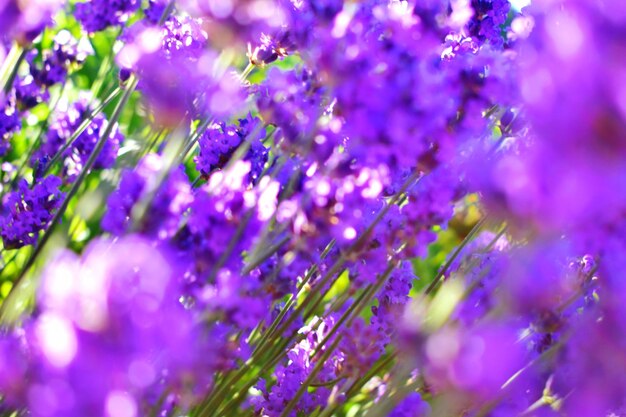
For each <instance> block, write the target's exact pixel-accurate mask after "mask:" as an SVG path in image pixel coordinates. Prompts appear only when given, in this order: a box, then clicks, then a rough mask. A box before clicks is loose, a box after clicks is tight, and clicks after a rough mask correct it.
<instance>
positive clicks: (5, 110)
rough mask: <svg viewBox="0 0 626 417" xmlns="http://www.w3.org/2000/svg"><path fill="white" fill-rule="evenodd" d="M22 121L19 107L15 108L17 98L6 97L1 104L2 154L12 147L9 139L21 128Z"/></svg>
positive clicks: (0, 130) (0, 140)
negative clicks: (18, 110)
mask: <svg viewBox="0 0 626 417" xmlns="http://www.w3.org/2000/svg"><path fill="white" fill-rule="evenodd" d="M0 103H2V102H1V101H0ZM20 126H21V122H20V117H19V115H18V112H17V109H16V108H15V99H14V98H12V97H11V98H10V99H5V100H4V103H2V105H0V156H4V155H5V154H6V153H7V152H8V150H9V147H10V143H9V140H10V139H11V136H12V135H13V133H15V132H16V131H17V130H19V129H20Z"/></svg>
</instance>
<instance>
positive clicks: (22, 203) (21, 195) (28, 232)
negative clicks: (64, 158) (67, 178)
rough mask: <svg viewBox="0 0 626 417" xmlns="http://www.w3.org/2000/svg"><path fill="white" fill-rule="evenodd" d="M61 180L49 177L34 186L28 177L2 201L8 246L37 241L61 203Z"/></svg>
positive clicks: (0, 222)
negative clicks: (29, 183) (29, 184)
mask: <svg viewBox="0 0 626 417" xmlns="http://www.w3.org/2000/svg"><path fill="white" fill-rule="evenodd" d="M60 186H61V179H60V178H58V177H55V176H52V175H50V176H48V177H46V178H44V179H43V180H41V181H40V182H38V183H36V184H35V185H34V186H33V187H32V188H30V187H29V186H28V183H27V182H26V180H21V181H20V182H19V183H18V188H17V190H15V191H13V192H11V193H9V194H7V195H6V196H5V197H4V199H3V201H2V217H0V236H1V237H2V241H3V243H4V247H5V248H7V249H17V248H21V247H22V246H25V245H33V244H35V243H37V240H38V237H39V232H41V231H42V230H45V229H46V228H47V227H48V224H49V223H50V220H52V217H53V216H54V214H55V211H56V209H57V208H58V207H59V206H60V204H61V201H62V200H63V196H64V194H63V193H62V192H61V191H59V187H60Z"/></svg>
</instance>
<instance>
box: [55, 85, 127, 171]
mask: <svg viewBox="0 0 626 417" xmlns="http://www.w3.org/2000/svg"><path fill="white" fill-rule="evenodd" d="M121 91H122V90H121V88H119V87H117V88H116V89H115V90H113V92H111V94H109V96H108V97H107V98H106V99H105V100H104V101H103V102H102V103H101V104H100V105H99V106H97V107H96V108H95V109H93V110H91V111H89V113H88V114H87V117H86V119H85V120H83V121H82V123H81V124H80V125H79V126H78V128H76V130H75V131H74V133H73V134H72V136H70V137H69V139H68V140H67V142H66V143H65V144H64V145H63V146H62V147H61V149H59V150H58V151H57V153H56V154H55V155H54V157H53V158H52V159H51V160H50V162H48V165H47V166H46V169H45V170H44V173H47V172H48V171H49V170H50V168H52V166H53V165H54V164H56V163H57V162H58V161H59V160H60V159H61V157H62V156H63V154H64V153H65V151H67V150H68V149H69V147H70V146H72V144H73V143H74V142H75V141H76V139H77V138H78V137H79V136H80V134H81V133H83V132H84V131H85V129H87V128H88V127H89V125H90V124H91V122H92V120H93V119H94V118H95V117H96V116H97V115H99V114H100V113H101V112H102V110H104V108H105V107H106V106H107V105H109V103H111V102H112V101H113V100H114V99H115V97H117V95H118V94H119V93H120V92H121ZM126 91H129V90H126ZM126 100H127V99H126ZM118 117H119V116H118ZM109 124H110V123H109Z"/></svg>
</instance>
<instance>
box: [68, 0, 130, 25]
mask: <svg viewBox="0 0 626 417" xmlns="http://www.w3.org/2000/svg"><path fill="white" fill-rule="evenodd" d="M139 6H140V2H139V1H137V0H87V1H86V2H83V3H77V4H76V12H75V13H76V19H78V21H79V22H80V23H81V24H82V25H83V27H84V28H85V30H86V31H87V32H89V33H93V32H99V31H101V30H104V29H106V28H108V27H110V26H121V25H122V24H124V22H126V20H127V19H128V17H129V16H130V15H131V14H132V13H134V12H135V11H136V10H137V9H139Z"/></svg>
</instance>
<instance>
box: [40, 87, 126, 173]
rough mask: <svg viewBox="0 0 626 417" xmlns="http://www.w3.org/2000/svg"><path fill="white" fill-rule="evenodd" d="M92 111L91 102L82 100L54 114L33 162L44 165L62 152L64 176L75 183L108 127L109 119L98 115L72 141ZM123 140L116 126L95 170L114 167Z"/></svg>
mask: <svg viewBox="0 0 626 417" xmlns="http://www.w3.org/2000/svg"><path fill="white" fill-rule="evenodd" d="M89 109H90V103H89V100H88V99H87V98H84V97H83V98H81V99H79V100H78V101H77V102H75V103H73V104H70V105H68V106H67V108H66V109H64V110H61V111H59V112H58V113H57V114H55V115H54V118H53V120H52V122H51V123H50V127H49V129H48V131H47V133H46V137H45V139H44V141H43V143H42V145H41V147H40V148H39V150H38V151H37V153H36V154H35V155H34V157H33V160H34V161H38V162H39V163H43V164H45V163H46V161H49V160H51V159H52V158H54V157H56V156H57V153H60V152H61V154H60V156H61V157H62V160H63V165H64V171H63V172H64V175H65V176H66V177H67V179H68V180H70V181H72V180H73V178H75V177H76V176H77V175H78V173H79V172H80V171H81V170H82V168H83V166H84V165H85V163H86V162H87V159H89V156H90V155H91V153H92V152H93V150H94V149H95V147H96V144H97V142H98V140H99V139H100V137H101V136H102V135H103V134H104V131H105V129H106V128H107V124H108V121H107V119H106V116H104V115H103V114H98V115H97V116H95V117H93V118H92V120H91V122H90V123H89V125H88V126H87V128H86V129H85V130H84V131H82V132H81V133H80V134H79V135H78V136H77V137H76V138H75V139H74V140H73V141H71V142H70V139H72V137H73V135H74V133H75V132H76V131H77V129H78V127H79V126H80V125H81V123H82V122H83V120H85V119H86V118H87V116H88V112H89V111H90V110H89ZM123 139H124V137H123V136H122V134H121V132H120V131H119V129H118V127H117V126H114V127H113V129H112V130H111V132H110V134H109V137H108V138H107V139H106V142H105V144H104V147H103V150H102V152H101V153H100V154H99V155H98V158H97V159H96V162H95V164H94V168H95V169H106V168H111V167H112V166H113V165H114V163H115V160H116V158H117V153H118V150H119V147H120V143H121V142H122V141H123Z"/></svg>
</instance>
